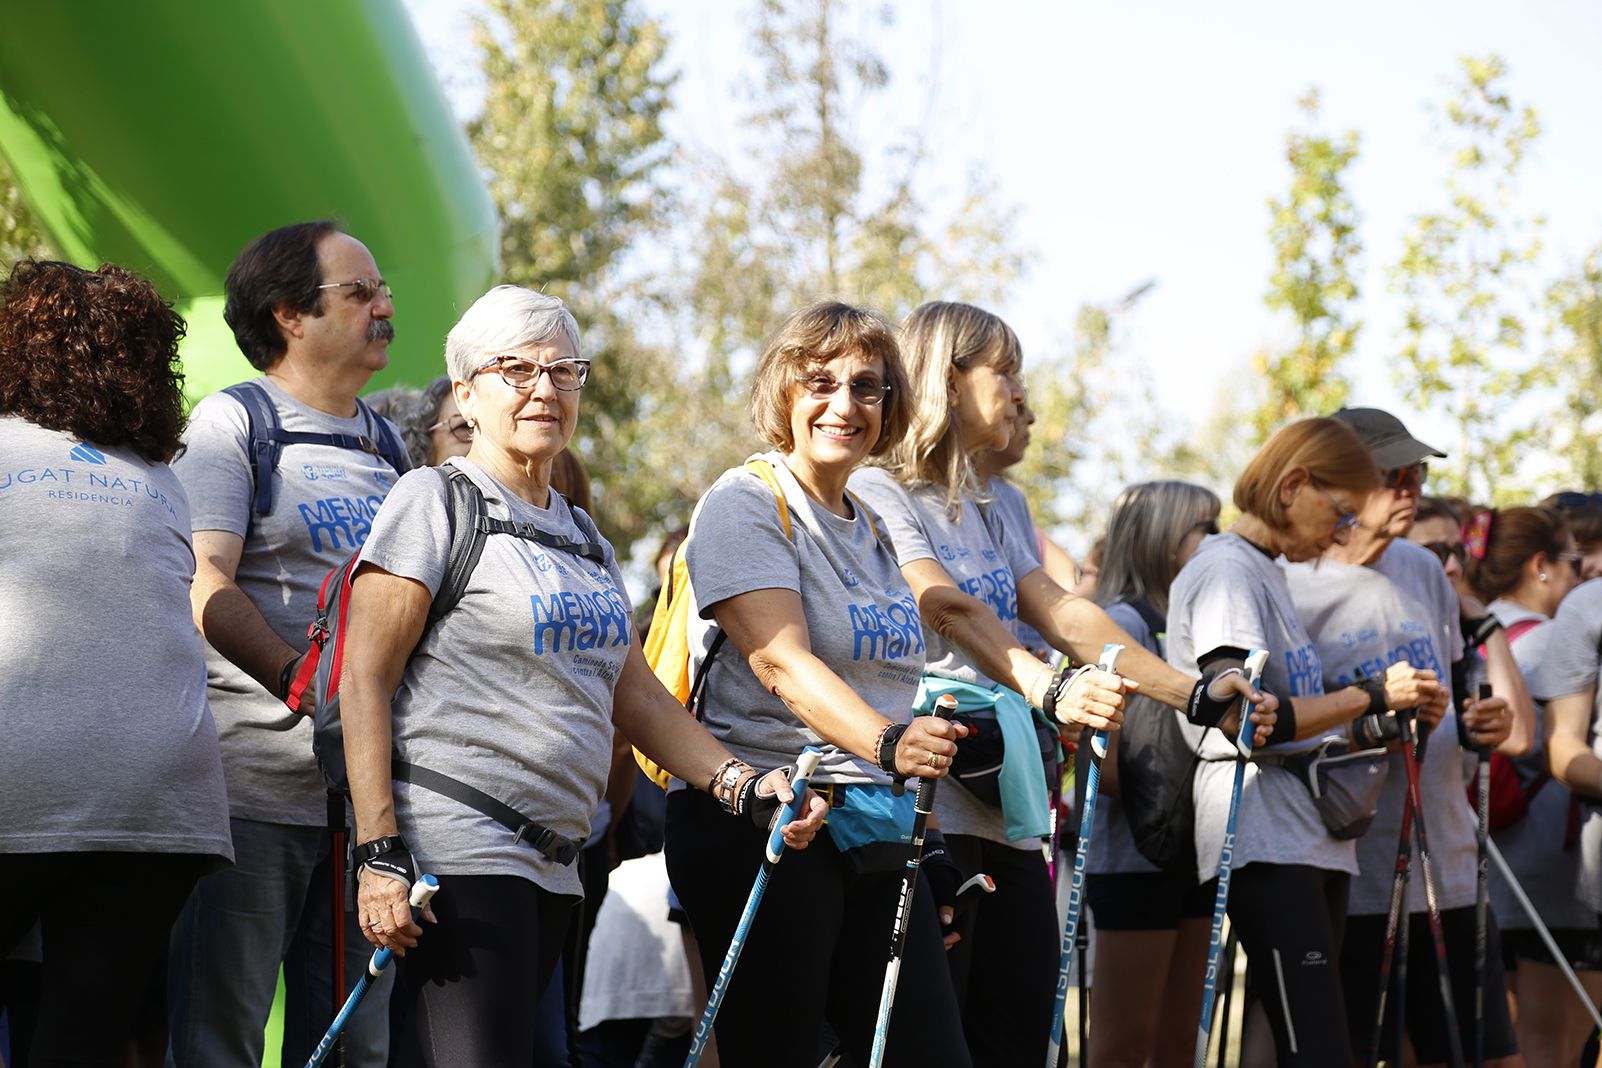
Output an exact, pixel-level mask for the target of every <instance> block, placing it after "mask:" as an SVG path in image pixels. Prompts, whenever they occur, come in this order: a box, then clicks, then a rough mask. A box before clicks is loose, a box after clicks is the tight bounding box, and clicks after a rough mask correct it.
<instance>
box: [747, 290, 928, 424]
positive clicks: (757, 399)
mask: <svg viewBox="0 0 1602 1068" xmlns="http://www.w3.org/2000/svg"><path fill="white" fill-rule="evenodd" d="M851 354H860V355H863V356H866V357H868V358H869V359H872V358H873V357H875V356H877V357H879V358H880V359H881V360H883V361H884V384H885V385H887V386H889V387H890V392H889V393H888V394H886V396H885V398H884V402H883V406H882V408H881V411H882V413H883V414H882V417H881V418H880V421H879V440H878V441H875V442H874V443H873V448H872V449H871V450H870V453H869V455H872V456H878V455H880V454H882V453H885V452H888V451H889V450H890V449H891V448H893V447H894V446H895V444H896V443H897V442H899V441H900V440H901V435H903V434H904V433H906V430H907V413H908V411H909V409H910V405H911V402H912V398H911V397H909V396H908V395H907V392H908V391H907V374H906V372H905V371H904V370H902V367H901V349H900V348H899V347H898V346H897V345H896V332H895V328H894V327H892V326H891V325H890V323H889V322H888V321H886V320H885V318H884V317H883V316H881V315H879V314H878V313H877V312H871V311H868V310H867V309H865V308H857V307H853V306H852V305H850V304H844V303H841V302H840V301H837V300H825V301H818V302H817V303H816V304H809V305H807V306H806V307H805V308H802V309H801V310H800V311H798V312H796V313H794V314H793V315H791V316H790V317H789V318H788V319H786V320H785V321H784V325H782V326H780V327H779V329H778V331H777V332H775V333H774V335H773V336H772V337H771V338H769V339H768V343H767V345H766V346H765V347H764V348H763V350H762V359H761V360H760V361H758V363H757V368H756V376H755V378H754V379H753V380H752V382H751V422H752V424H753V425H755V426H756V432H757V436H758V437H760V438H761V439H762V440H763V441H765V442H767V443H768V444H769V445H772V446H773V447H774V448H776V449H778V450H779V451H780V452H786V453H787V452H789V451H791V450H792V449H794V448H795V435H794V434H792V433H791V432H790V409H791V408H792V407H794V405H795V385H796V379H797V378H799V377H801V376H802V375H805V374H807V373H808V372H810V371H815V370H817V369H818V368H820V367H822V366H823V365H824V364H827V363H830V362H832V361H834V360H837V359H839V358H840V357H841V356H847V355H851Z"/></svg>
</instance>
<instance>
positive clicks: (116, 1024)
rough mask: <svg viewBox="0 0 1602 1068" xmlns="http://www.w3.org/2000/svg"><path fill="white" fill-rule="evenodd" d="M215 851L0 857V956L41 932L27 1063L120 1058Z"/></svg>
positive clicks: (102, 1062) (215, 862) (89, 1062)
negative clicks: (180, 917)
mask: <svg viewBox="0 0 1602 1068" xmlns="http://www.w3.org/2000/svg"><path fill="white" fill-rule="evenodd" d="M218 863H219V861H218V859H217V858H216V857H208V856H200V855H196V854H188V853H111V852H99V853H8V854H5V855H3V856H0V870H3V871H4V872H5V877H4V878H0V959H3V958H4V957H5V956H6V955H7V954H8V953H10V952H11V950H12V948H13V947H14V946H16V944H17V943H18V942H19V941H20V940H21V939H22V936H23V935H25V934H27V933H28V930H29V929H30V928H31V927H32V926H33V925H34V923H35V922H37V923H38V924H39V925H40V931H41V933H42V934H43V936H44V955H43V960H44V963H43V966H42V968H41V970H40V973H39V975H40V990H39V1015H38V1018H37V1021H36V1023H35V1028H34V1033H33V1044H32V1047H31V1049H30V1051H29V1053H30V1062H31V1063H34V1064H40V1065H51V1064H72V1065H116V1066H120V1065H121V1064H122V1063H123V1055H124V1053H123V1047H124V1045H125V1044H126V1043H127V1041H128V1040H129V1039H130V1038H132V1037H133V1035H134V1031H135V1021H136V1017H137V1016H138V1012H139V1007H140V1004H141V1002H142V1001H143V999H144V995H145V989H146V987H147V986H149V985H150V983H151V982H152V971H153V969H155V968H156V966H157V965H158V964H159V963H160V961H161V960H162V958H163V955H164V954H165V952H166V949H167V938H168V936H169V935H170V934H171V932H172V925H173V921H174V920H176V919H177V918H178V910H179V909H181V908H183V904H184V902H185V901H186V900H187V899H188V897H189V892H190V890H192V889H194V885H195V881H196V880H197V879H199V878H200V877H201V875H203V874H204V873H205V872H207V871H209V870H210V869H212V868H214V867H216V866H217V865H218Z"/></svg>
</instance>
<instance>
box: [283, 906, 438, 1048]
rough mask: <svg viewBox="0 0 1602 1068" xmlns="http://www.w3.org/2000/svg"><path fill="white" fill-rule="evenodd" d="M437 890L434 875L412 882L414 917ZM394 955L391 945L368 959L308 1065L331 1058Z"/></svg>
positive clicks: (420, 913)
mask: <svg viewBox="0 0 1602 1068" xmlns="http://www.w3.org/2000/svg"><path fill="white" fill-rule="evenodd" d="M438 889H439V880H438V879H436V878H434V877H433V876H432V875H425V876H423V877H422V878H421V879H419V880H417V882H416V883H414V884H413V886H412V895H411V902H412V919H413V920H416V919H417V918H418V917H419V916H421V915H422V914H423V909H424V908H425V907H427V905H428V900H429V898H431V897H433V896H434V892H435V891H436V890H438ZM391 956H393V954H392V953H391V952H390V949H389V947H388V946H383V947H381V948H380V949H378V950H377V951H376V952H375V953H374V954H373V959H372V960H370V961H368V962H367V974H365V975H363V976H362V977H361V978H360V979H359V980H357V982H356V988H355V989H354V990H352V991H351V992H350V997H348V998H346V999H345V1007H344V1008H342V1009H340V1010H339V1014H338V1015H337V1016H335V1017H334V1022H333V1023H331V1024H329V1025H328V1033H327V1034H326V1035H324V1036H323V1040H322V1041H321V1042H319V1043H317V1048H316V1049H315V1050H313V1051H312V1055H311V1059H310V1060H308V1061H307V1062H306V1068H319V1066H320V1065H321V1064H322V1063H323V1061H324V1060H326V1059H327V1058H328V1054H329V1053H330V1052H331V1051H332V1050H333V1048H334V1043H336V1042H338V1041H339V1033H340V1032H341V1031H343V1030H344V1029H345V1025H346V1024H347V1023H349V1022H350V1017H351V1013H353V1012H355V1011H356V1006H357V1004H358V1003H360V1001H361V1000H362V995H363V994H365V993H367V988H368V987H370V986H372V985H373V980H374V979H377V978H378V976H379V975H380V974H381V973H382V972H383V970H384V969H385V968H387V967H389V959H390V957H391Z"/></svg>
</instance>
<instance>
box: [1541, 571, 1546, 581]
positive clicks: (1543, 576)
mask: <svg viewBox="0 0 1602 1068" xmlns="http://www.w3.org/2000/svg"><path fill="white" fill-rule="evenodd" d="M1540 578H1541V581H1542V582H1545V581H1546V572H1545V571H1542V572H1541V574H1540Z"/></svg>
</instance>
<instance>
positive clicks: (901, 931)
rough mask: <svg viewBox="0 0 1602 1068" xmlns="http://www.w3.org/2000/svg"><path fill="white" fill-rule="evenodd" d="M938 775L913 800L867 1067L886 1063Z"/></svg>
mask: <svg viewBox="0 0 1602 1068" xmlns="http://www.w3.org/2000/svg"><path fill="white" fill-rule="evenodd" d="M956 711H957V699H956V698H955V697H953V696H951V695H950V694H941V695H940V696H939V697H938V698H936V699H935V707H934V714H935V715H936V716H939V717H940V718H941V719H947V720H948V719H950V718H951V717H952V716H953V715H954V714H955V713H956ZM939 782H940V780H939V779H919V780H918V793H917V795H916V797H915V799H914V801H913V806H912V807H913V813H914V815H913V817H912V853H911V855H910V856H909V857H908V858H907V867H906V872H905V873H904V874H903V875H902V876H901V898H900V900H898V901H897V902H896V918H895V925H894V926H893V927H891V929H890V963H889V964H887V965H885V969H884V989H883V990H882V991H881V992H880V994H879V1018H878V1019H877V1020H876V1021H875V1022H874V1025H873V1048H872V1049H871V1050H869V1053H868V1068H880V1066H881V1065H882V1064H884V1051H885V1047H886V1046H887V1044H888V1043H889V1041H890V1010H891V1008H893V1007H894V1005H895V1002H896V983H897V981H899V980H900V978H901V954H902V953H903V952H904V951H905V950H906V948H907V928H908V927H909V926H910V923H909V921H910V920H911V919H912V896H913V895H914V894H915V893H917V892H918V869H919V867H920V865H922V863H923V834H924V828H926V827H927V826H928V825H929V813H931V812H933V811H934V799H935V786H936V785H937V784H938V783H939Z"/></svg>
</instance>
